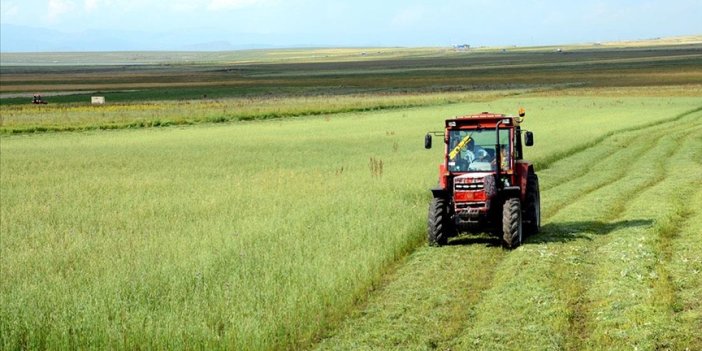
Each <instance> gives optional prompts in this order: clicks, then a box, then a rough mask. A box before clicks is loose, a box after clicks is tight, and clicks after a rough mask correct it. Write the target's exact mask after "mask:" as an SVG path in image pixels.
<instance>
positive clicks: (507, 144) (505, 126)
mask: <svg viewBox="0 0 702 351" xmlns="http://www.w3.org/2000/svg"><path fill="white" fill-rule="evenodd" d="M524 114H525V113H524V109H520V111H519V116H518V117H516V116H506V115H503V114H495V113H488V112H483V113H481V114H477V115H467V116H459V117H456V118H452V119H448V120H446V122H445V131H443V132H429V133H427V135H426V137H425V139H424V147H425V148H427V149H429V148H431V143H432V138H431V136H432V134H433V135H437V136H442V137H443V139H444V143H445V152H444V160H443V162H442V163H441V165H439V185H438V186H437V187H436V188H434V189H431V192H432V194H433V195H434V198H433V200H432V202H431V205H430V206H429V221H428V230H427V239H428V241H429V244H430V245H432V246H441V245H444V244H446V243H447V240H448V238H450V237H452V236H456V235H458V234H459V233H462V232H490V233H492V234H494V235H496V236H499V237H501V238H502V243H503V245H504V246H505V247H507V248H515V247H517V246H519V244H521V242H522V237H523V236H526V235H530V234H535V233H537V232H538V231H539V229H540V227H541V198H540V195H539V178H538V177H537V175H536V173H535V172H534V166H533V165H532V164H531V163H530V162H529V161H526V160H524V159H522V155H523V153H522V133H523V136H524V144H525V145H526V146H532V145H534V136H533V134H532V132H529V131H522V129H521V127H520V124H521V122H522V121H523V120H524Z"/></svg>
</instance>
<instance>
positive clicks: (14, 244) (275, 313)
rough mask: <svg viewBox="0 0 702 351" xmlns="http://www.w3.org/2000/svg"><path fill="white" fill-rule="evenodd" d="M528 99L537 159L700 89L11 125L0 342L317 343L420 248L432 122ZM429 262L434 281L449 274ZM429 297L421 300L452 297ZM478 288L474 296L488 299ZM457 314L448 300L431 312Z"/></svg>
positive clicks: (6, 145) (3, 210)
mask: <svg viewBox="0 0 702 351" xmlns="http://www.w3.org/2000/svg"><path fill="white" fill-rule="evenodd" d="M519 105H525V106H526V107H527V109H528V119H527V122H525V126H526V127H527V128H528V129H532V130H534V131H535V132H536V135H537V145H539V147H538V148H534V149H530V150H529V151H528V154H527V155H528V156H529V157H533V158H535V159H537V160H543V159H546V158H547V157H548V156H549V155H550V154H551V153H553V152H559V151H560V150H571V149H573V148H575V147H576V146H578V145H581V144H588V143H590V142H591V141H592V140H594V139H596V138H598V137H599V135H601V134H602V133H608V132H610V131H612V130H617V129H626V128H631V127H632V126H636V125H645V124H647V123H652V122H654V121H659V122H663V121H665V119H666V118H669V117H670V116H674V115H677V114H680V113H683V112H685V111H687V110H690V109H693V108H695V107H698V106H697V105H699V100H698V99H693V98H685V97H680V98H670V99H667V100H657V101H649V100H647V99H642V98H630V99H619V98H606V97H594V98H590V99H588V101H587V102H583V101H581V100H579V99H578V98H574V97H563V98H554V97H537V96H531V97H512V98H505V99H500V100H497V101H493V102H489V103H485V102H478V103H463V104H452V105H442V106H434V107H427V108H414V109H401V110H396V111H390V112H387V111H385V112H369V113H352V114H344V115H335V116H327V117H326V118H325V117H307V118H296V119H290V120H269V121H257V122H243V123H237V124H227V125H203V126H188V127H169V128H162V129H140V130H118V131H86V132H76V133H48V134H38V135H18V136H8V135H4V136H1V137H0V154H1V155H2V157H1V158H0V167H1V169H2V172H1V173H0V195H1V196H0V201H1V205H2V206H0V215H1V216H2V217H1V218H2V221H1V223H0V229H1V231H2V238H1V240H0V269H1V271H2V277H3V278H2V280H1V282H0V293H1V296H2V301H1V307H2V308H1V309H0V345H2V348H3V349H22V348H29V349H41V348H51V349H72V348H99V349H103V348H114V349H143V348H168V349H192V348H206V349H248V350H256V349H276V348H278V349H289V348H298V347H304V346H307V345H310V344H311V343H314V342H315V341H316V340H318V339H319V338H320V337H321V336H323V335H325V334H326V333H328V332H330V330H332V329H334V328H335V327H336V326H337V325H339V323H340V322H341V320H342V319H344V317H345V316H346V315H347V313H349V312H350V311H352V310H354V308H356V307H357V306H358V305H359V304H360V303H363V302H364V301H366V299H367V296H368V293H369V291H371V290H373V289H377V288H378V287H379V286H381V285H383V280H382V279H383V277H385V274H386V273H387V272H388V271H389V269H390V267H392V266H393V265H394V264H395V263H396V262H398V260H401V259H402V258H403V257H405V256H406V255H407V254H408V253H409V252H412V251H413V250H414V249H416V248H417V247H420V246H422V245H423V242H424V230H425V228H424V227H425V221H426V206H427V203H428V200H429V193H428V191H427V189H428V188H430V187H431V186H433V185H434V183H435V182H436V171H437V167H436V164H437V163H438V162H439V159H440V154H441V152H442V150H440V148H435V149H433V150H432V151H425V150H423V149H422V148H421V146H422V145H421V144H422V139H423V134H424V133H425V132H426V131H427V130H437V129H440V127H441V125H442V121H443V120H444V119H445V118H446V117H447V116H455V115H460V114H465V113H472V112H480V111H482V110H494V111H505V112H510V111H514V110H516V108H518V106H519ZM588 106H590V107H589V108H588ZM573 111H581V112H582V113H574V112H573ZM650 111H656V112H655V113H651V112H650ZM563 130H572V131H573V133H572V134H568V135H566V136H563V135H562V131H563ZM554 131H560V132H558V133H556V132H554ZM637 145H638V144H637ZM381 161H382V165H383V166H382V168H379V167H378V164H379V163H380V162H381ZM552 168H553V169H556V164H553V166H552ZM559 169H560V168H559ZM555 178H556V177H554V179H555ZM546 183H547V184H548V182H546ZM545 200H546V201H549V200H548V198H546V199H545ZM546 203H548V202H546ZM695 218H696V217H695ZM475 249H476V250H478V251H476V252H477V253H480V252H482V249H484V248H482V249H480V248H479V247H476V248H475ZM528 249H529V248H528V247H525V249H524V250H522V251H519V250H518V251H517V252H515V253H516V254H515V255H513V254H510V255H505V254H504V253H502V251H497V253H495V254H491V255H492V256H488V257H486V259H485V260H484V261H480V262H482V265H493V263H491V262H495V264H497V266H495V267H496V269H495V272H496V274H497V275H496V278H495V279H496V280H497V281H504V282H505V283H506V284H516V283H517V282H516V281H513V280H511V279H512V278H510V277H511V275H510V273H509V272H508V271H506V270H505V269H504V268H505V265H506V266H507V267H509V266H510V265H515V264H524V265H527V264H529V262H531V261H530V260H531V257H532V255H527V250H528ZM490 250H493V248H491V249H490ZM494 250H500V249H497V248H494ZM533 250H535V248H534V249H533ZM460 252H462V251H461V250H459V251H457V252H456V254H458V255H461V254H460ZM491 252H492V251H491ZM432 255H433V254H432ZM430 256H431V255H427V257H428V258H429V257H430ZM506 256H509V257H507V258H505V257H506ZM446 260H447V262H448V261H451V262H453V259H451V258H449V257H446ZM671 260H672V258H671ZM452 264H454V265H455V264H456V263H452ZM467 265H468V266H469V264H468V263H467ZM434 267H437V266H434ZM686 269H687V268H686ZM532 271H534V272H536V271H537V269H536V268H535V267H534V268H532ZM410 272H411V270H410ZM674 273H675V272H674V271H672V270H671V274H674ZM436 274H437V278H436V279H440V277H441V271H440V269H437V270H436ZM432 275H433V274H430V275H428V276H426V277H424V278H422V279H425V278H426V279H430V278H429V277H431V276H432ZM474 276H475V277H476V279H478V278H480V277H481V275H480V274H476V275H474ZM420 277H421V276H420ZM422 281H423V280H422ZM464 282H465V281H464ZM412 283H415V282H412V281H406V284H409V285H410V286H411V285H412ZM488 283H489V281H488ZM447 284H449V285H450V283H447ZM465 284H468V285H467V286H468V287H470V286H471V284H473V283H472V282H465ZM493 284H494V283H489V284H486V285H485V286H482V287H481V288H480V289H488V288H489V287H490V286H493ZM498 286H499V285H498ZM511 289H512V290H515V291H517V290H519V289H518V288H517V285H514V286H513V287H512V288H511ZM495 291H499V289H498V290H495ZM509 291H511V290H509ZM426 294H430V292H429V291H427V292H426ZM456 294H458V296H460V291H457V290H454V291H453V292H450V293H449V294H448V295H446V298H448V297H452V296H456ZM405 298H411V296H409V295H408V296H407V297H405ZM431 298H432V300H430V301H428V302H427V303H428V305H427V306H429V307H427V308H431V306H437V304H438V305H441V304H442V303H444V300H443V299H444V298H443V297H431ZM469 298H470V299H472V301H475V302H476V303H478V301H481V298H482V295H475V296H472V297H469ZM437 299H438V300H437ZM686 301H687V300H686ZM423 310H424V309H419V310H418V311H419V312H421V311H423ZM476 311H478V313H480V311H481V310H480V308H478V309H477V310H476ZM506 311H509V310H506ZM398 313H400V315H398V318H406V316H402V312H398ZM460 313H461V310H456V311H455V313H454V311H453V310H452V308H447V309H443V310H442V309H439V311H438V314H437V315H435V316H437V321H441V320H442V318H444V317H443V316H445V315H448V316H457V315H460ZM451 328H453V329H451V330H453V331H452V332H447V333H444V334H441V333H439V334H440V335H439V336H436V337H432V338H430V339H429V341H428V342H429V343H430V344H431V343H432V342H434V341H432V340H440V339H441V338H445V337H446V335H450V334H452V333H453V334H455V333H459V332H460V331H461V330H462V324H461V322H458V323H455V324H454V325H453V326H452V327H451ZM441 335H444V336H441ZM495 340H499V339H495Z"/></svg>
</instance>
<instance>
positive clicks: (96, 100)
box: [90, 96, 105, 105]
mask: <svg viewBox="0 0 702 351" xmlns="http://www.w3.org/2000/svg"><path fill="white" fill-rule="evenodd" d="M90 103H92V104H93V105H104V104H105V97H104V96H91V97H90Z"/></svg>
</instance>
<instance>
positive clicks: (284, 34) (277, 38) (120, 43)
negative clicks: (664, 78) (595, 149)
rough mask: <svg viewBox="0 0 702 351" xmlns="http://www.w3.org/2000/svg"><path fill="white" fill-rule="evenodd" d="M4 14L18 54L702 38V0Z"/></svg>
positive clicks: (219, 5)
mask: <svg viewBox="0 0 702 351" xmlns="http://www.w3.org/2000/svg"><path fill="white" fill-rule="evenodd" d="M0 13H1V17H0V19H1V23H2V25H3V29H4V30H3V31H2V32H1V33H0V36H1V37H2V44H3V45H2V46H3V47H0V50H2V51H15V50H20V51H21V50H22V49H21V48H20V49H17V47H18V46H22V45H25V46H26V45H27V44H29V43H27V41H31V40H32V39H31V38H32V36H30V35H29V34H32V35H33V37H34V38H38V39H37V40H38V41H41V45H44V46H45V47H48V48H49V49H56V50H60V49H63V50H86V49H91V45H95V47H94V49H95V50H109V49H110V48H111V46H110V44H109V42H113V43H114V44H113V45H112V46H113V47H114V49H116V50H123V49H130V48H131V49H134V50H144V49H151V50H164V49H166V50H167V49H179V48H180V49H182V48H187V47H188V46H189V45H190V46H192V47H196V46H197V45H205V44H207V43H209V44H210V45H213V47H214V46H217V45H219V46H222V47H224V48H226V47H227V46H229V47H231V48H244V47H246V46H256V45H259V46H262V47H267V46H271V47H288V46H445V45H451V44H455V43H468V44H471V45H474V46H479V45H486V46H503V45H520V46H522V45H542V44H567V43H580V42H598V41H612V40H632V39H646V38H653V37H664V36H675V35H689V34H702V20H700V19H701V18H702V2H701V1H700V0H642V1H633V0H608V1H577V0H573V1H568V0H541V1H527V0H523V1H489V0H467V1H458V0H447V1H438V0H437V1H425V0H414V1H413V0H409V1H397V0H386V1H383V0H354V1H320V0H288V1H283V0H202V1H194V0H171V1H157V0H137V1H133V0H0ZM23 33H25V34H26V35H23ZM91 36H96V37H100V38H102V40H99V39H97V38H94V37H93V38H90V37H91ZM51 38H54V42H52V39H51ZM40 39H41V40H40ZM98 42H100V44H99V45H98V44H96V43H98ZM52 44H55V45H54V46H55V47H54V48H51V46H52ZM41 45H39V44H37V47H38V49H37V50H42V49H41V48H39V47H40V46H41ZM62 45H63V46H62ZM130 45H131V46H130Z"/></svg>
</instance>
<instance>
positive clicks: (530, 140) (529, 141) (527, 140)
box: [524, 132, 534, 146]
mask: <svg viewBox="0 0 702 351" xmlns="http://www.w3.org/2000/svg"><path fill="white" fill-rule="evenodd" d="M524 145H526V146H534V133H532V132H526V134H525V135H524Z"/></svg>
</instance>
